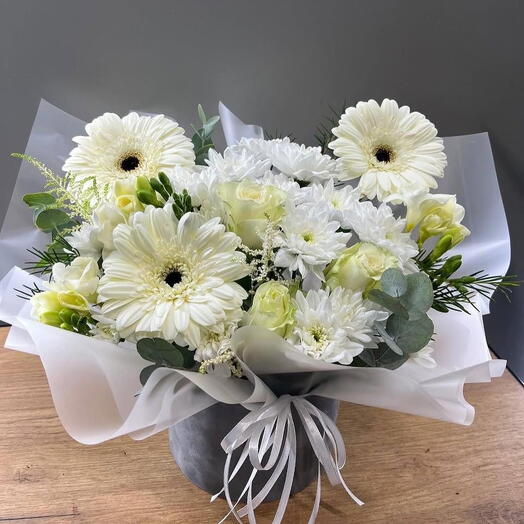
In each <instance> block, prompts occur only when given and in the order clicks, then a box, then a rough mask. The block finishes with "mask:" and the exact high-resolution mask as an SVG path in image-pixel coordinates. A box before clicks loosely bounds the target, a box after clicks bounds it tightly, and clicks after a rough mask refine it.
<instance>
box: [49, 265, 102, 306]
mask: <svg viewBox="0 0 524 524" xmlns="http://www.w3.org/2000/svg"><path fill="white" fill-rule="evenodd" d="M98 280H99V270H98V264H97V263H96V261H95V260H94V259H93V258H89V257H77V258H75V259H74V260H73V262H72V263H71V265H69V266H66V265H64V264H62V263H58V264H55V265H54V266H53V281H52V283H51V284H50V286H49V287H50V289H53V290H55V291H58V292H62V291H75V292H76V293H78V294H79V295H82V296H83V297H84V298H86V299H87V300H88V301H89V302H95V301H96V290H97V288H98Z"/></svg>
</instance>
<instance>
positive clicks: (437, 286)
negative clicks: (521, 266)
mask: <svg viewBox="0 0 524 524" xmlns="http://www.w3.org/2000/svg"><path fill="white" fill-rule="evenodd" d="M415 262H416V263H417V265H418V266H419V268H420V269H421V270H422V271H424V272H425V273H426V274H427V275H428V277H429V278H430V280H431V284H432V287H433V304H432V308H433V309H435V310H437V311H441V312H443V313H447V312H448V311H462V312H464V313H468V314H470V312H471V307H473V308H474V309H478V308H477V305H476V304H475V302H474V298H475V295H476V294H477V293H478V294H480V295H482V296H483V297H485V298H488V299H490V298H491V294H492V293H493V291H494V290H495V289H497V288H499V289H500V291H501V292H502V293H503V294H504V296H506V298H508V299H509V292H510V291H511V288H513V287H516V286H518V285H520V283H519V282H518V281H516V280H515V277H514V276H513V275H506V276H501V275H496V276H492V275H488V274H486V273H485V272H483V271H476V272H475V273H471V274H469V275H463V276H460V277H453V275H454V274H455V273H456V272H457V271H458V270H459V269H460V267H461V266H462V255H453V256H451V257H446V256H444V255H443V254H442V253H440V252H439V251H437V252H436V254H435V249H434V250H433V251H431V252H429V253H427V252H425V251H424V250H421V251H420V252H419V253H418V255H417V257H415Z"/></svg>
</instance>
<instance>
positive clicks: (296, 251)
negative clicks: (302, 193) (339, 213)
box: [275, 206, 351, 287]
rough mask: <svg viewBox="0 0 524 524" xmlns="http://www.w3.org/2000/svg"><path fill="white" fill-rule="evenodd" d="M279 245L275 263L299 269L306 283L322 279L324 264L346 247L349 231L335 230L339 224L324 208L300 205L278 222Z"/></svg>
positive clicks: (318, 281) (295, 269)
mask: <svg viewBox="0 0 524 524" xmlns="http://www.w3.org/2000/svg"><path fill="white" fill-rule="evenodd" d="M280 227H281V229H282V234H281V235H280V239H279V242H280V246H281V247H280V249H279V250H278V252H277V254H276V257H275V265H276V266H279V267H284V268H287V270H288V271H289V272H293V271H298V272H299V273H300V275H301V276H302V278H303V279H304V285H305V286H306V287H312V286H318V285H320V283H321V282H322V281H324V274H323V271H324V268H325V267H326V266H327V265H328V264H329V263H330V262H331V261H332V260H333V259H335V258H337V256H338V255H339V254H340V253H341V252H342V251H343V250H344V249H345V248H346V245H347V242H348V240H349V239H350V237H351V233H343V232H338V229H339V228H340V224H339V223H338V222H337V221H335V220H330V217H329V211H328V210H326V209H325V208H315V207H311V206H299V207H297V208H295V209H294V210H293V212H292V213H289V214H287V215H286V216H285V217H284V218H283V220H282V222H281V224H280Z"/></svg>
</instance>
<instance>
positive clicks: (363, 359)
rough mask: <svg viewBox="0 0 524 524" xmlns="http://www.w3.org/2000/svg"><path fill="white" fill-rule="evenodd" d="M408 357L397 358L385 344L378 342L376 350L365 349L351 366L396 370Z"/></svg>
mask: <svg viewBox="0 0 524 524" xmlns="http://www.w3.org/2000/svg"><path fill="white" fill-rule="evenodd" d="M408 358H409V355H407V354H406V355H402V356H399V355H398V354H397V353H395V352H394V351H393V350H392V349H391V348H390V347H389V346H388V345H387V344H385V343H384V342H380V343H379V344H378V347H377V348H373V349H365V350H364V351H363V352H362V353H360V355H358V356H357V357H355V359H354V360H353V362H352V363H351V365H352V366H355V367H371V368H386V369H397V368H398V367H400V366H402V364H404V363H405V362H406V361H407V359H408Z"/></svg>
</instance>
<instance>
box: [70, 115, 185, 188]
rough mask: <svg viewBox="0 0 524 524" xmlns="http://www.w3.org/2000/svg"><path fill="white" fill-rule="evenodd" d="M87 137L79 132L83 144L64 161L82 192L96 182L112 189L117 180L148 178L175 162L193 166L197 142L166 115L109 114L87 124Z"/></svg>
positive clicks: (79, 138) (172, 165)
mask: <svg viewBox="0 0 524 524" xmlns="http://www.w3.org/2000/svg"><path fill="white" fill-rule="evenodd" d="M85 129H86V133H87V136H77V137H74V138H73V141H74V142H76V143H77V144H78V146H77V147H75V149H73V150H72V151H71V153H70V155H69V157H68V158H67V160H66V161H65V163H64V166H63V168H62V169H63V170H64V171H66V172H68V173H71V175H72V176H73V186H72V188H73V190H76V191H81V190H82V189H84V188H85V186H86V184H89V185H91V184H92V182H93V180H94V181H96V184H97V187H98V188H99V190H101V191H102V192H103V193H109V191H110V189H111V188H112V185H113V183H114V182H115V181H117V180H123V179H128V178H130V177H136V176H139V175H143V176H146V177H148V178H150V177H153V176H157V175H158V173H159V172H160V171H164V170H166V169H170V168H172V167H174V166H192V165H193V164H194V161H195V154H194V152H193V144H192V142H191V140H189V138H187V137H186V136H185V135H184V130H183V129H182V128H181V127H180V126H179V125H178V124H177V123H176V122H174V121H173V120H170V119H169V118H166V117H165V116H164V115H157V116H154V117H151V116H139V115H138V114H137V113H130V114H129V115H127V116H125V117H124V118H120V117H119V116H118V115H116V114H114V113H104V114H103V115H102V116H99V117H98V118H95V119H94V120H93V121H92V122H91V123H89V124H87V125H86V128H85Z"/></svg>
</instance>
